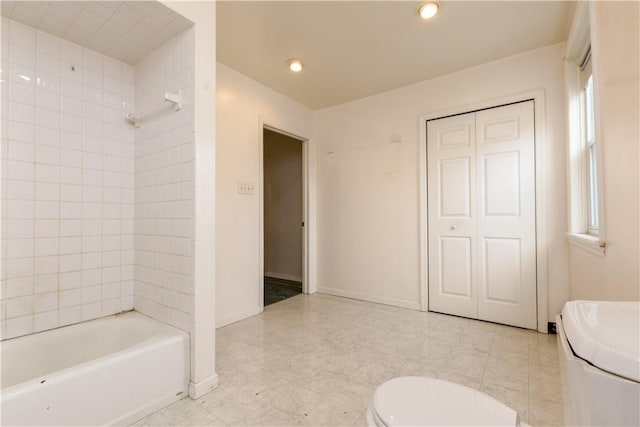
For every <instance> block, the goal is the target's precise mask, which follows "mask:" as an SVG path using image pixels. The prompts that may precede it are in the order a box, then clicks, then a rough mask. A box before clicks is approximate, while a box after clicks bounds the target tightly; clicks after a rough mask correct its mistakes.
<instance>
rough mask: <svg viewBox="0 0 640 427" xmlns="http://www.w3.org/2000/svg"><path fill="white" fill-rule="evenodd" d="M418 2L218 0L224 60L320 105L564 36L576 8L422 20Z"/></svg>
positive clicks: (460, 13)
mask: <svg viewBox="0 0 640 427" xmlns="http://www.w3.org/2000/svg"><path fill="white" fill-rule="evenodd" d="M419 4H420V2H415V1H410V2H405V1H281V2H272V1H219V2H218V5H217V37H216V40H217V58H218V61H220V62H222V63H223V64H225V65H227V66H229V67H231V68H233V69H235V70H237V71H239V72H241V73H243V74H245V75H247V76H249V77H251V78H252V79H254V80H256V81H258V82H260V83H262V84H264V85H266V86H268V87H270V88H272V89H274V90H276V91H278V92H280V93H282V94H283V95H285V96H287V97H289V98H291V99H294V100H296V101H298V102H300V103H302V104H304V105H306V106H307V107H309V108H311V109H314V110H315V109H321V108H325V107H328V106H332V105H337V104H341V103H344V102H348V101H352V100H355V99H358V98H362V97H366V96H370V95H373V94H376V93H380V92H384V91H387V90H391V89H395V88H398V87H401V86H405V85H408V84H411V83H416V82H419V81H422V80H427V79H430V78H433V77H437V76H441V75H444V74H448V73H451V72H454V71H458V70H462V69H465V68H469V67H473V66H475V65H479V64H483V63H486V62H490V61H494V60H497V59H500V58H504V57H507V56H511V55H514V54H517V53H520V52H525V51H528V50H532V49H536V48H540V47H543V46H548V45H551V44H555V43H559V42H562V41H565V40H566V38H567V35H568V31H569V24H570V20H571V16H572V13H573V9H574V6H575V5H574V3H573V2H561V1H496V2H485V1H442V2H440V4H441V7H440V12H439V14H438V15H436V17H435V18H433V19H431V20H429V21H424V20H421V19H419V18H418V17H417V12H416V10H417V7H418V6H419ZM292 57H297V58H301V59H302V60H303V62H304V64H305V68H304V70H303V71H302V72H301V73H300V74H293V73H291V72H289V71H288V69H287V68H286V61H287V59H289V58H292Z"/></svg>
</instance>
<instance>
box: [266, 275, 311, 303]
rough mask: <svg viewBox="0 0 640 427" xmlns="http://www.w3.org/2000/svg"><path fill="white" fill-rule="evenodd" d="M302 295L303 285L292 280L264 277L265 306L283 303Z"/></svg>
mask: <svg viewBox="0 0 640 427" xmlns="http://www.w3.org/2000/svg"><path fill="white" fill-rule="evenodd" d="M301 293H302V283H301V282H294V281H292V280H284V279H276V278H274V277H267V276H265V277H264V305H265V307H266V306H267V305H269V304H273V303H274V302H278V301H283V300H285V299H287V298H291V297H294V296H296V295H298V294H301Z"/></svg>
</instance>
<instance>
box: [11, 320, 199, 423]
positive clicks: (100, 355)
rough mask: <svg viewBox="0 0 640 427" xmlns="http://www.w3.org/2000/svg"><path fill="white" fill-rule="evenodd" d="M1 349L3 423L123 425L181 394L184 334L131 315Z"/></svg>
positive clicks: (184, 383)
mask: <svg viewBox="0 0 640 427" xmlns="http://www.w3.org/2000/svg"><path fill="white" fill-rule="evenodd" d="M1 346H2V349H1V351H2V394H1V400H0V405H1V407H0V409H1V421H2V422H1V424H2V425H3V426H12V425H40V426H45V425H46V426H62V425H64V426H71V425H84V426H88V425H114V424H117V425H126V424H129V423H132V422H134V421H136V420H138V419H139V418H142V417H144V416H145V415H148V414H150V413H151V412H153V411H156V410H158V409H160V408H162V407H164V406H166V405H168V404H170V403H172V402H174V401H177V400H179V399H181V398H182V397H184V396H185V395H186V394H187V387H188V380H189V337H188V335H187V334H186V333H184V332H182V331H180V330H178V329H175V328H172V327H170V326H167V325H165V324H163V323H160V322H157V321H155V320H152V319H150V318H148V317H146V316H143V315H141V314H139V313H136V312H129V313H124V314H119V315H115V316H110V317H106V318H102V319H97V320H92V321H89V322H84V323H79V324H76V325H71V326H66V327H64V328H59V329H54V330H51V331H46V332H41V333H38V334H34V335H27V336H24V337H19V338H14V339H10V340H6V341H3V342H2V344H1Z"/></svg>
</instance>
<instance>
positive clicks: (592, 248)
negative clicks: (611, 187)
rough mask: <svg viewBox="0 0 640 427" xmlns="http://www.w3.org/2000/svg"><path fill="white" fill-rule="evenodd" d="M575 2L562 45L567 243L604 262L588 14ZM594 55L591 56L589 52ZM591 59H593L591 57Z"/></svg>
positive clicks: (587, 9)
mask: <svg viewBox="0 0 640 427" xmlns="http://www.w3.org/2000/svg"><path fill="white" fill-rule="evenodd" d="M592 7H593V3H592V2H578V4H577V6H576V11H575V15H574V18H573V22H572V25H571V30H570V32H569V37H568V39H567V45H566V52H565V54H566V55H565V58H566V62H565V77H566V90H567V109H568V118H569V122H568V123H567V125H568V135H567V137H568V144H569V151H568V158H567V161H568V169H569V174H568V181H569V182H568V184H569V192H568V196H569V198H568V208H569V233H568V239H569V243H570V244H571V245H573V246H577V247H580V248H582V249H585V250H587V251H589V252H591V253H593V254H596V255H599V256H605V249H606V248H605V246H606V245H605V230H604V224H605V222H604V212H603V211H602V206H603V205H602V187H601V185H600V184H601V182H602V180H601V177H599V176H598V175H599V174H600V173H602V172H601V170H602V165H601V159H602V158H601V155H600V149H601V142H602V141H600V140H599V139H598V135H599V133H598V75H597V69H596V70H595V71H596V73H595V75H594V73H593V72H592V65H591V64H592V59H591V58H592V53H593V52H592V50H591V29H590V27H591V23H590V9H591V8H592ZM595 54H597V51H596V52H595ZM596 59H597V57H596Z"/></svg>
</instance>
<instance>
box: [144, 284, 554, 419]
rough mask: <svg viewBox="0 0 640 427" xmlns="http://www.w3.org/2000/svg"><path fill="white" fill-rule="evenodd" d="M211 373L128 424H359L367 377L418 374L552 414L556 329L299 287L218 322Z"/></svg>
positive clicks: (525, 411)
mask: <svg viewBox="0 0 640 427" xmlns="http://www.w3.org/2000/svg"><path fill="white" fill-rule="evenodd" d="M216 346H217V359H216V368H217V372H218V374H219V376H220V385H219V386H218V388H217V389H216V390H214V391H212V392H211V393H209V394H207V395H205V396H203V397H202V398H200V399H198V400H191V399H190V398H186V399H183V400H181V401H179V402H177V403H175V404H173V405H171V406H169V407H167V408H165V409H162V410H160V411H158V412H156V413H154V414H151V415H150V416H148V417H146V418H144V419H142V420H140V421H138V422H137V423H136V424H134V425H136V426H156V425H162V426H169V425H171V426H178V425H180V426H186V425H191V426H205V425H207V426H208V425H213V426H218V425H221V426H222V425H265V426H267V425H268V426H276V425H277V426H298V425H302V426H306V425H323V426H338V425H339V426H343V425H345V426H351V425H359V426H364V425H366V418H365V412H366V409H367V406H368V404H369V402H370V400H371V398H372V396H373V392H374V389H375V387H376V386H378V385H379V384H381V383H382V382H384V381H385V380H387V379H390V378H392V377H395V376H401V375H427V376H433V377H438V378H443V379H446V380H450V381H455V382H458V383H461V384H464V385H467V386H469V387H473V388H476V389H478V390H481V391H483V392H485V393H488V394H490V395H492V396H494V397H495V398H497V399H498V400H501V401H503V402H504V403H506V404H507V405H509V406H511V407H512V408H514V409H516V410H518V412H519V413H520V417H521V419H522V420H523V421H525V422H528V423H529V424H531V425H534V426H537V425H561V424H562V406H561V404H560V403H559V402H560V382H559V381H560V380H559V377H560V376H559V371H558V357H557V353H556V341H555V336H553V335H551V336H548V335H544V334H538V333H536V332H533V331H525V330H522V329H517V328H511V327H508V326H501V325H495V324H492V323H485V322H479V321H474V320H468V319H462V318H458V317H453V316H447V315H442V314H437V313H423V312H418V311H413V310H406V309H401V308H395V307H390V306H385V305H380V304H372V303H367V302H362V301H356V300H351V299H346V298H338V297H332V296H328V295H322V294H315V295H311V296H310V295H298V296H296V297H293V298H290V299H288V300H285V301H282V302H279V303H277V304H273V305H271V306H269V307H267V308H265V311H264V313H262V314H260V315H258V316H254V317H251V318H249V319H246V320H243V321H241V322H237V323H234V324H232V325H229V326H226V327H224V328H221V329H218V330H217V332H216Z"/></svg>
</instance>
